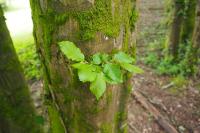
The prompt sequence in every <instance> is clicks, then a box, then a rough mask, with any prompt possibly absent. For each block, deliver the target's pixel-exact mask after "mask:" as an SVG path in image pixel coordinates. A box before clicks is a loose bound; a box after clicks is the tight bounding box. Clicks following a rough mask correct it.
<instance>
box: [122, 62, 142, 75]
mask: <svg viewBox="0 0 200 133" xmlns="http://www.w3.org/2000/svg"><path fill="white" fill-rule="evenodd" d="M120 65H121V67H122V68H124V69H125V70H127V71H129V72H131V73H136V74H141V73H143V72H144V71H143V70H142V69H141V68H139V67H137V66H135V65H131V64H128V63H122V64H120Z"/></svg>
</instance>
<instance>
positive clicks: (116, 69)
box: [103, 63, 123, 83]
mask: <svg viewBox="0 0 200 133" xmlns="http://www.w3.org/2000/svg"><path fill="white" fill-rule="evenodd" d="M103 72H104V73H105V76H106V77H107V78H108V79H110V80H111V81H112V82H113V83H122V82H123V78H122V72H121V69H120V66H119V65H117V64H112V63H109V64H105V65H104V69H103Z"/></svg>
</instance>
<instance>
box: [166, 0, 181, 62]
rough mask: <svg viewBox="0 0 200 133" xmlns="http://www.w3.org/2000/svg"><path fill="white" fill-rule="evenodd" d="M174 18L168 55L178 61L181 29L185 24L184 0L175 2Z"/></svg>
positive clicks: (175, 0)
mask: <svg viewBox="0 0 200 133" xmlns="http://www.w3.org/2000/svg"><path fill="white" fill-rule="evenodd" d="M172 3H173V7H174V8H173V16H172V23H171V27H170V34H169V39H168V41H169V42H168V55H167V56H170V57H172V58H173V59H175V60H176V58H177V56H178V49H179V43H180V39H181V28H182V23H183V11H184V0H174V2H172Z"/></svg>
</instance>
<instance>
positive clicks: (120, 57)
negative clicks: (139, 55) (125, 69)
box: [114, 52, 135, 63]
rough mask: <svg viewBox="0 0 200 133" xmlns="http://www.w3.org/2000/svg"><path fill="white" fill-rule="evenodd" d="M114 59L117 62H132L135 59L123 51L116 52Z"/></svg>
mask: <svg viewBox="0 0 200 133" xmlns="http://www.w3.org/2000/svg"><path fill="white" fill-rule="evenodd" d="M114 60H115V61H117V62H119V63H133V62H135V60H134V59H133V58H132V57H131V56H129V55H128V54H126V53H124V52H118V53H117V54H115V55H114Z"/></svg>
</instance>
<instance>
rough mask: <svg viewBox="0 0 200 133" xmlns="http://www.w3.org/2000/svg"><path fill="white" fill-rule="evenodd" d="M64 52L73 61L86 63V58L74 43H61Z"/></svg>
mask: <svg viewBox="0 0 200 133" xmlns="http://www.w3.org/2000/svg"><path fill="white" fill-rule="evenodd" d="M59 45H60V48H61V50H62V52H63V53H64V54H65V56H67V57H68V58H70V59H71V60H73V61H84V59H85V57H84V55H83V54H82V53H81V51H80V49H78V48H77V47H76V46H75V45H74V43H72V42H69V41H65V42H59Z"/></svg>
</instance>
